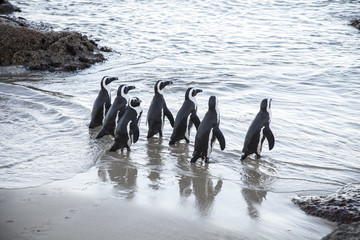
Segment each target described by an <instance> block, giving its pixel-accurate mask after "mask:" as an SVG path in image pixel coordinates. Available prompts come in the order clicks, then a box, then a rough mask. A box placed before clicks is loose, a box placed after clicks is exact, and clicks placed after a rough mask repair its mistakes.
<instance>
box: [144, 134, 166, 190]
mask: <svg viewBox="0 0 360 240" xmlns="http://www.w3.org/2000/svg"><path fill="white" fill-rule="evenodd" d="M146 147H147V155H148V158H149V162H148V164H147V166H148V167H149V176H148V178H149V179H150V180H151V184H150V185H149V186H150V187H151V188H153V189H154V190H159V189H160V184H161V176H160V173H161V171H162V166H163V163H162V159H161V153H162V150H163V145H162V138H149V139H148V143H147V144H146Z"/></svg>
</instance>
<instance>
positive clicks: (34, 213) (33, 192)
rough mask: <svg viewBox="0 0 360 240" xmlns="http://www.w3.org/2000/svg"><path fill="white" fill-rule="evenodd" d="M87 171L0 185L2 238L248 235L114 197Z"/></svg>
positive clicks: (145, 237)
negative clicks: (27, 184)
mask: <svg viewBox="0 0 360 240" xmlns="http://www.w3.org/2000/svg"><path fill="white" fill-rule="evenodd" d="M90 172H91V171H90ZM89 174H91V173H83V174H79V175H77V176H75V177H73V178H71V179H68V180H62V181H57V182H54V183H51V184H47V185H43V186H40V187H35V188H27V189H12V190H10V189H9V190H7V189H2V190H0V213H1V214H0V229H1V232H0V239H2V240H3V239H4V240H5V239H7V240H11V239H14V240H15V239H17V240H18V239H204V238H206V239H247V238H243V237H241V236H239V234H238V233H233V232H229V231H228V230H226V231H225V229H221V228H219V227H217V226H211V225H208V224H202V223H201V222H195V221H191V220H187V219H184V218H181V217H179V216H175V215H174V214H171V213H170V214H169V213H168V212H159V211H155V210H152V209H149V208H145V207H142V206H139V205H136V204H134V203H131V202H130V201H127V200H121V199H118V198H116V197H113V196H111V193H110V191H109V190H110V189H111V186H110V184H106V183H96V182H94V181H91V180H90V179H91V177H90V178H89ZM89 180H90V181H89Z"/></svg>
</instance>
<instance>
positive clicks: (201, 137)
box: [191, 96, 226, 163]
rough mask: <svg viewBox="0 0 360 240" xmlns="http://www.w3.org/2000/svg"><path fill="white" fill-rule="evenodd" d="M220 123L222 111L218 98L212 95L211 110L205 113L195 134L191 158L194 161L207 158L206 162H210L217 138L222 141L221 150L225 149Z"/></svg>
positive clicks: (210, 99) (210, 100)
mask: <svg viewBox="0 0 360 240" xmlns="http://www.w3.org/2000/svg"><path fill="white" fill-rule="evenodd" d="M219 125H220V112H219V108H218V102H217V98H216V97H215V96H211V97H210V98H209V110H208V111H207V113H206V114H205V117H204V119H203V120H202V122H201V123H200V125H199V128H198V130H197V132H196V135H195V146H194V152H193V157H192V158H191V162H192V163H195V162H196V161H197V160H198V159H199V158H202V159H205V162H206V163H208V162H209V156H210V153H211V151H212V149H213V146H214V143H215V140H216V139H217V140H218V141H219V143H220V148H221V150H224V149H225V144H226V143H225V138H224V135H223V133H222V132H221V130H220V128H219Z"/></svg>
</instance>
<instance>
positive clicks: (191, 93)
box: [185, 88, 202, 101]
mask: <svg viewBox="0 0 360 240" xmlns="http://www.w3.org/2000/svg"><path fill="white" fill-rule="evenodd" d="M200 92H202V90H201V89H195V88H188V89H187V90H186V92H185V100H191V101H193V99H195V96H196V95H197V94H198V93H200Z"/></svg>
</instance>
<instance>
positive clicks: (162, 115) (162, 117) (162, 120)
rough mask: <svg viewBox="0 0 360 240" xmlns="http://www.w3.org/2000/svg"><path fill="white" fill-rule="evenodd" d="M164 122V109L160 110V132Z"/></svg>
mask: <svg viewBox="0 0 360 240" xmlns="http://www.w3.org/2000/svg"><path fill="white" fill-rule="evenodd" d="M164 121H165V117H164V109H161V128H160V129H161V131H163V130H164Z"/></svg>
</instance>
